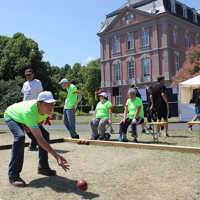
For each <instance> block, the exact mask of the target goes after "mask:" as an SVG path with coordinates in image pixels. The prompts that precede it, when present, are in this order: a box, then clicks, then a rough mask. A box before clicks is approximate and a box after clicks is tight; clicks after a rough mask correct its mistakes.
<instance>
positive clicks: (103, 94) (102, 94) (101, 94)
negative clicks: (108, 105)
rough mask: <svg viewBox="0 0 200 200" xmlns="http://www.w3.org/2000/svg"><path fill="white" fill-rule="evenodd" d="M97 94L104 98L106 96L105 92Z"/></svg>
mask: <svg viewBox="0 0 200 200" xmlns="http://www.w3.org/2000/svg"><path fill="white" fill-rule="evenodd" d="M99 96H103V97H105V98H108V94H107V93H105V92H102V93H100V94H99Z"/></svg>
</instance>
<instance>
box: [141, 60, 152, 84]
mask: <svg viewBox="0 0 200 200" xmlns="http://www.w3.org/2000/svg"><path fill="white" fill-rule="evenodd" d="M150 61H151V60H150V58H149V57H146V58H143V59H142V74H143V80H144V81H150V73H151V62H150Z"/></svg>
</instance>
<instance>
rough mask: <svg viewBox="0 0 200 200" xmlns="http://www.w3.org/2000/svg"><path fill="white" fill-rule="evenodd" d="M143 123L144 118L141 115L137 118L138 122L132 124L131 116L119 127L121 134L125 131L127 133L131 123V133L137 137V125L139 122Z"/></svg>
mask: <svg viewBox="0 0 200 200" xmlns="http://www.w3.org/2000/svg"><path fill="white" fill-rule="evenodd" d="M142 123H144V119H143V118H141V117H138V118H137V119H136V124H132V119H130V118H127V119H126V120H125V122H124V123H123V122H122V123H121V124H120V127H119V134H120V135H121V134H122V133H124V134H127V129H128V127H129V125H131V133H132V134H131V135H132V136H133V137H137V129H136V126H137V125H138V124H142Z"/></svg>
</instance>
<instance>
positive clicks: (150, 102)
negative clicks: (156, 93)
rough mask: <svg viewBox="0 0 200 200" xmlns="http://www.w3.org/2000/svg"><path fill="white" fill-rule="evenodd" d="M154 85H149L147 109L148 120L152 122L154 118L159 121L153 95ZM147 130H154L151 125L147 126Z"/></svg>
mask: <svg viewBox="0 0 200 200" xmlns="http://www.w3.org/2000/svg"><path fill="white" fill-rule="evenodd" d="M152 89H153V87H152V86H149V87H147V103H148V105H147V109H146V116H147V121H148V122H152V120H153V121H154V122H156V121H157V113H156V110H155V106H154V100H153V95H152ZM147 130H149V131H150V130H152V127H151V126H149V127H148V128H147Z"/></svg>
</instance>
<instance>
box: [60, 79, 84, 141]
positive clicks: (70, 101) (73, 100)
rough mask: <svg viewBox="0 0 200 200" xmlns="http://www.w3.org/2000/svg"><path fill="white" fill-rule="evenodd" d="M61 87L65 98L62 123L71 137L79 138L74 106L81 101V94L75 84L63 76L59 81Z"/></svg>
mask: <svg viewBox="0 0 200 200" xmlns="http://www.w3.org/2000/svg"><path fill="white" fill-rule="evenodd" d="M59 83H60V84H61V86H62V88H63V89H65V90H66V99H65V105H64V112H63V114H64V124H65V126H66V128H67V129H68V131H69V133H70V136H71V138H75V139H79V135H78V134H77V132H76V117H75V112H76V106H77V104H78V103H79V102H80V101H81V94H80V92H79V91H78V90H77V88H76V86H75V85H73V84H71V83H69V81H68V80H67V79H66V78H63V79H62V80H61V81H60V82H59Z"/></svg>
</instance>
